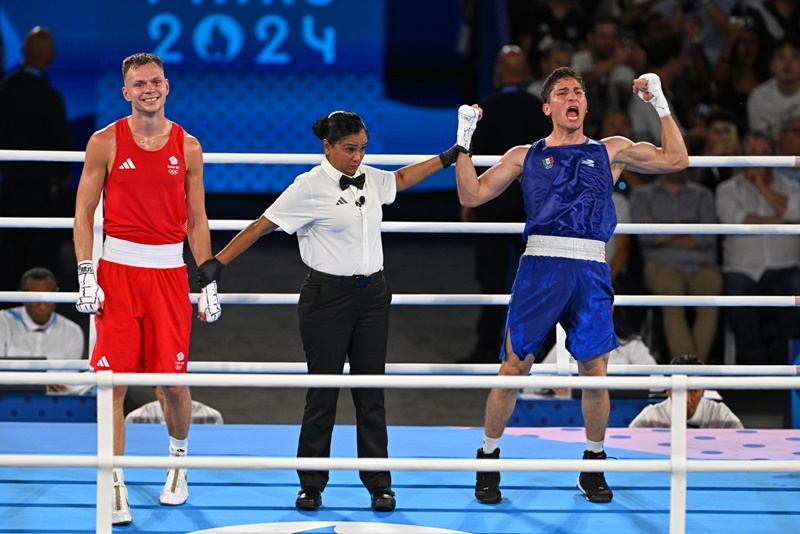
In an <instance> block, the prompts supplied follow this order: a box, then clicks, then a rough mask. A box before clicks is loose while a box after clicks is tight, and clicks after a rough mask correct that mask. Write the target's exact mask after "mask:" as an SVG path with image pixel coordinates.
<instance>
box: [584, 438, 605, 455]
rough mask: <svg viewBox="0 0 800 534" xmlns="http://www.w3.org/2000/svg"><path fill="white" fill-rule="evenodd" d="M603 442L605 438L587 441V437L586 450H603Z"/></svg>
mask: <svg viewBox="0 0 800 534" xmlns="http://www.w3.org/2000/svg"><path fill="white" fill-rule="evenodd" d="M604 443H605V440H603V441H589V440H588V439H587V440H586V450H587V451H590V452H603V444H604Z"/></svg>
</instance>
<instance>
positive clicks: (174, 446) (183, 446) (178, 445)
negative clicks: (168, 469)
mask: <svg viewBox="0 0 800 534" xmlns="http://www.w3.org/2000/svg"><path fill="white" fill-rule="evenodd" d="M188 448H189V440H188V439H175V438H173V437H172V436H170V437H169V452H170V454H173V453H172V451H178V450H180V451H183V454H186V451H187V449H188Z"/></svg>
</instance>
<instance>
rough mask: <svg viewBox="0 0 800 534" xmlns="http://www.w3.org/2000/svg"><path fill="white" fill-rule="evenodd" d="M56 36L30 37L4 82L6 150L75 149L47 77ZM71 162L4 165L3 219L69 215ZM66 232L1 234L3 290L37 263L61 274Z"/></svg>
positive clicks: (0, 87) (1, 116)
mask: <svg viewBox="0 0 800 534" xmlns="http://www.w3.org/2000/svg"><path fill="white" fill-rule="evenodd" d="M54 43H55V41H54V38H53V34H52V33H51V32H50V31H49V30H48V29H47V28H43V27H41V26H36V27H35V28H33V29H32V30H31V31H29V32H28V34H27V35H26V36H25V41H24V43H23V46H22V56H23V59H22V62H21V64H20V66H19V68H18V69H17V70H15V71H14V72H12V73H11V74H9V75H8V76H7V77H5V78H4V79H3V80H2V81H0V149H8V150H72V140H71V137H70V131H69V125H68V124H67V115H66V111H65V107H64V100H63V99H62V98H61V95H60V94H59V93H58V91H56V90H55V89H54V88H53V86H52V85H50V81H49V80H48V79H47V69H48V67H49V66H50V64H51V63H52V62H53V59H54V58H55V45H54ZM69 173H70V164H69V163H61V162H27V161H26V162H22V161H0V175H2V181H1V182H0V217H59V216H63V215H65V199H64V190H65V188H66V185H67V184H68V183H69V178H70V177H69ZM62 234H63V231H59V230H52V229H47V230H42V229H27V228H25V229H13V230H11V229H3V230H1V231H0V257H2V258H3V261H2V262H0V290H6V291H13V290H14V289H16V288H17V282H18V281H19V278H20V276H22V273H23V272H24V271H25V270H26V269H28V268H30V266H31V265H39V266H41V267H45V268H47V269H50V270H51V271H53V272H57V271H58V257H59V252H60V250H61V246H60V242H61V239H63V238H62V237H61V236H62Z"/></svg>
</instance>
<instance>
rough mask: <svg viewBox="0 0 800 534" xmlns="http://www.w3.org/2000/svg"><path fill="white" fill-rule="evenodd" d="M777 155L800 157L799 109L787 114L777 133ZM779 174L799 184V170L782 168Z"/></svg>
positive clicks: (796, 168)
mask: <svg viewBox="0 0 800 534" xmlns="http://www.w3.org/2000/svg"><path fill="white" fill-rule="evenodd" d="M778 155H780V156H800V107H797V108H794V109H792V110H791V111H789V112H788V113H787V115H786V116H785V117H784V119H783V122H782V123H781V129H780V132H778ZM780 173H781V174H783V175H784V176H786V177H787V178H791V179H792V180H796V181H798V183H800V168H798V167H782V168H781V170H780Z"/></svg>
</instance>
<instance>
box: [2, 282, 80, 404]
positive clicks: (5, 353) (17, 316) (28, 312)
mask: <svg viewBox="0 0 800 534" xmlns="http://www.w3.org/2000/svg"><path fill="white" fill-rule="evenodd" d="M20 291H44V292H54V291H58V285H57V284H56V277H55V275H54V274H53V273H52V272H51V271H50V270H48V269H45V268H43V267H34V268H33V269H29V270H28V271H26V272H25V274H23V275H22V280H21V281H20ZM55 310H56V304H55V303H54V302H26V303H25V304H24V305H22V306H19V307H16V308H10V309H7V310H0V357H2V358H36V357H44V358H47V359H48V360H80V359H81V358H83V353H84V335H83V330H82V329H81V327H80V326H78V324H77V323H75V322H74V321H71V320H69V319H67V318H66V317H64V316H63V315H60V314H58V313H56V311H55ZM92 390H93V386H90V385H85V386H62V385H52V386H47V393H50V394H70V395H85V394H88V393H91V392H92Z"/></svg>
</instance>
